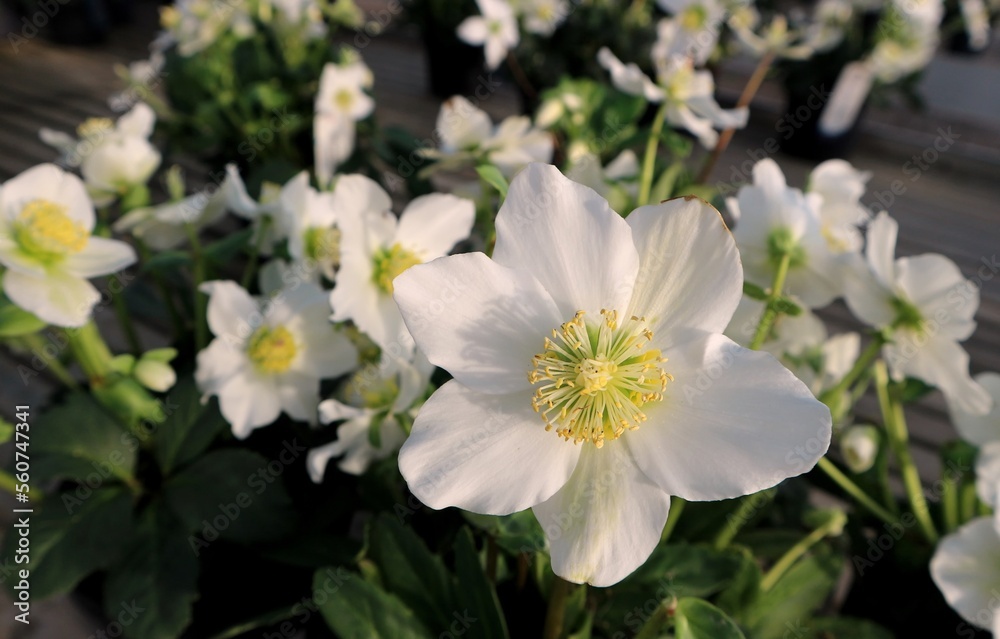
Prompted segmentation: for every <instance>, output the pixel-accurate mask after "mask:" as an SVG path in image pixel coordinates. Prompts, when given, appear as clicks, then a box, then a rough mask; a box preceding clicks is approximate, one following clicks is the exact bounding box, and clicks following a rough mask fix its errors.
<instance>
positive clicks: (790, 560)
mask: <svg viewBox="0 0 1000 639" xmlns="http://www.w3.org/2000/svg"><path fill="white" fill-rule="evenodd" d="M837 515H839V516H833V517H831V518H830V521H828V522H826V523H825V524H823V525H822V526H820V527H819V528H817V529H816V530H814V531H812V532H811V533H809V534H808V535H806V536H805V537H803V538H802V539H800V540H799V541H798V543H796V544H795V545H794V546H792V547H791V548H789V549H788V552H786V553H785V554H784V555H782V556H781V558H780V559H778V561H776V562H775V564H774V565H773V566H771V569H770V570H768V571H767V574H766V575H764V578H763V579H761V581H760V589H761V590H763V591H764V592H767V591H768V590H770V589H771V588H773V587H774V584H776V583H778V580H779V579H781V578H782V577H783V576H784V574H785V573H786V572H788V569H789V568H791V567H792V566H793V565H795V562H796V561H798V560H799V559H800V558H801V557H802V556H803V555H805V554H806V552H807V551H808V550H809V549H810V548H812V547H813V546H815V545H816V544H818V543H819V542H820V541H821V540H822V539H823V538H824V537H826V536H828V535H835V534H838V533H839V531H840V530H842V529H843V528H844V519H845V517H844V514H843V513H842V512H837Z"/></svg>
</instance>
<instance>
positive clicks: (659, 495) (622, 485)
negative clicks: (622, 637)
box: [532, 441, 670, 586]
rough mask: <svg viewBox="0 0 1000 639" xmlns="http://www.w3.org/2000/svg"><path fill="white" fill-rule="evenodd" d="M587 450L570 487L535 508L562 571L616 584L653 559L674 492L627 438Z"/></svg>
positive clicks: (558, 571)
mask: <svg viewBox="0 0 1000 639" xmlns="http://www.w3.org/2000/svg"><path fill="white" fill-rule="evenodd" d="M582 448H583V450H582V451H581V453H580V461H579V463H578V464H577V466H576V470H575V471H573V475H572V476H571V477H570V479H569V481H568V482H567V483H566V485H565V486H564V487H563V488H562V489H561V490H560V491H559V492H557V493H556V494H555V495H553V496H552V497H551V498H550V499H548V500H546V501H545V502H544V503H542V504H539V505H537V506H535V507H534V508H533V509H532V510H533V511H534V513H535V516H536V517H538V523H539V524H541V526H542V529H543V530H544V531H545V537H546V538H547V539H548V541H549V546H550V550H551V554H552V570H553V571H554V572H555V573H556V574H557V575H559V576H560V577H562V578H563V579H566V580H568V581H572V582H574V583H589V584H593V585H595V586H610V585H612V584H615V583H618V582H619V581H621V580H622V579H624V578H625V577H627V576H628V575H630V574H631V573H632V572H633V571H635V569H636V568H638V567H639V566H641V565H642V564H643V562H645V561H646V559H648V558H649V555H650V554H651V553H652V552H653V549H654V548H655V547H656V545H657V543H659V541H660V533H661V532H663V525H664V524H665V523H666V521H667V512H668V511H669V510H670V496H669V495H667V494H666V493H665V492H663V490H661V489H660V487H659V486H657V485H656V484H654V483H653V482H652V481H650V480H649V478H648V477H646V476H645V475H644V474H643V473H642V471H640V470H639V468H638V466H637V465H636V462H635V460H634V459H633V458H632V455H631V454H630V452H629V449H628V447H627V446H625V445H624V444H623V443H622V442H620V441H612V442H608V443H606V444H605V445H604V446H603V447H602V448H596V447H595V446H593V445H591V444H589V443H586V444H583V446H582Z"/></svg>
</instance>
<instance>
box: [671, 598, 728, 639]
mask: <svg viewBox="0 0 1000 639" xmlns="http://www.w3.org/2000/svg"><path fill="white" fill-rule="evenodd" d="M674 621H675V623H676V635H677V639H744V637H743V633H742V632H741V631H740V629H739V626H737V625H736V622H734V621H733V620H732V619H730V618H729V616H728V615H726V613H724V612H722V610H719V609H718V608H716V607H715V606H713V605H712V604H710V603H708V602H707V601H704V600H703V599H695V598H693V597H685V598H684V599H681V600H680V601H678V602H677V610H676V612H675V613H674Z"/></svg>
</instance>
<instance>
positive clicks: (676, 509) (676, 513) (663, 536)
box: [660, 497, 687, 544]
mask: <svg viewBox="0 0 1000 639" xmlns="http://www.w3.org/2000/svg"><path fill="white" fill-rule="evenodd" d="M686 503H687V502H686V501H684V500H683V499H681V498H680V497H671V498H670V513H669V514H668V515H667V523H666V524H664V526H663V532H662V533H660V543H661V544H663V543H666V542H667V540H668V539H670V535H671V534H672V533H673V532H674V528H676V527H677V521H678V520H679V519H680V518H681V513H683V512H684V504H686Z"/></svg>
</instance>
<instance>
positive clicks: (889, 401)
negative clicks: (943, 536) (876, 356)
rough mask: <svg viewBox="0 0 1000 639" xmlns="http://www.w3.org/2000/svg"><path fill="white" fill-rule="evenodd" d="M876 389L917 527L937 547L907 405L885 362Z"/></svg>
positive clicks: (878, 364) (877, 374)
mask: <svg viewBox="0 0 1000 639" xmlns="http://www.w3.org/2000/svg"><path fill="white" fill-rule="evenodd" d="M875 389H876V391H877V392H878V403H879V407H880V408H881V409H882V419H883V421H884V422H885V429H886V432H887V433H888V435H889V446H890V447H891V448H892V452H893V454H894V455H895V456H896V461H898V462H899V469H900V474H901V475H902V476H903V485H904V486H905V487H906V494H907V496H908V497H909V499H910V506H911V507H912V508H913V515H914V516H915V517H916V518H917V523H918V524H919V525H920V529H921V531H922V532H923V533H924V537H926V538H927V541H929V542H931V543H936V542H937V539H938V533H937V530H935V528H934V522H933V521H932V520H931V514H930V509H929V508H928V506H927V500H926V499H925V498H924V493H923V490H922V486H921V485H920V474H919V473H918V472H917V466H916V464H914V463H913V456H912V455H910V449H909V447H908V446H907V443H908V440H909V433H908V432H907V430H906V417H905V415H904V414H903V405H902V404H901V403H900V402H899V400H898V398H896V397H894V396H893V393H891V392H890V388H889V373H888V371H887V369H886V366H885V362H883V361H881V360H879V361H878V362H876V363H875Z"/></svg>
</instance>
